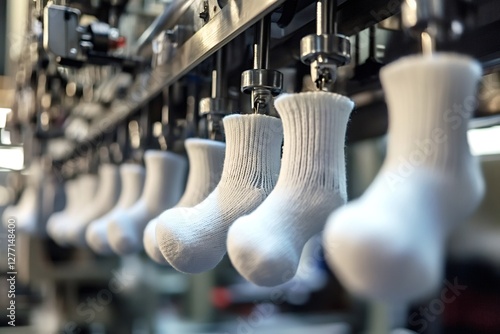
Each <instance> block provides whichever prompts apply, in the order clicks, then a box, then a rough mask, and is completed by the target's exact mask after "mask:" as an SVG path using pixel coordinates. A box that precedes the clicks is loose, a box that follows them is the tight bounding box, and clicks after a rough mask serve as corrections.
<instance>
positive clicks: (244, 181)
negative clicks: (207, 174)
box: [156, 115, 283, 273]
mask: <svg viewBox="0 0 500 334" xmlns="http://www.w3.org/2000/svg"><path fill="white" fill-rule="evenodd" d="M224 129H225V133H226V145H227V146H226V156H225V160H224V168H223V171H222V177H221V181H220V182H219V184H218V185H217V187H216V188H215V190H214V191H213V192H212V193H211V194H210V195H209V196H208V197H207V198H206V199H205V200H204V201H203V202H201V203H200V204H198V205H196V206H194V207H192V208H175V209H172V210H168V211H166V212H164V213H163V214H162V215H161V216H159V217H158V220H157V224H156V240H157V242H158V244H159V246H160V250H161V252H162V254H163V256H164V257H165V258H166V259H167V261H168V262H169V263H170V265H172V266H173V267H174V268H175V269H177V270H179V271H182V272H186V273H200V272H203V271H207V270H210V269H212V268H214V267H215V266H216V265H217V264H218V263H219V262H220V260H221V259H222V257H223V256H224V254H225V253H226V236H227V230H228V229H229V226H230V225H231V224H232V223H233V222H234V221H235V220H236V219H237V218H239V217H241V216H242V215H245V214H248V213H250V212H251V211H253V210H254V209H255V208H256V207H257V206H259V204H260V203H262V201H264V199H265V198H266V197H267V196H268V195H269V193H270V192H271V191H272V189H273V188H274V185H275V184H276V180H277V179H278V172H279V167H280V150H281V142H282V138H283V129H282V125H281V121H280V120H279V119H276V118H273V117H269V116H264V115H231V116H227V117H225V118H224Z"/></svg>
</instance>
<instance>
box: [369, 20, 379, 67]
mask: <svg viewBox="0 0 500 334" xmlns="http://www.w3.org/2000/svg"><path fill="white" fill-rule="evenodd" d="M369 31H370V40H369V47H370V53H369V58H371V59H375V58H376V56H377V40H376V38H375V37H376V30H375V26H371V27H370V30H369Z"/></svg>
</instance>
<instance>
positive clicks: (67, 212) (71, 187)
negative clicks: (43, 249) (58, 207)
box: [47, 179, 90, 242]
mask: <svg viewBox="0 0 500 334" xmlns="http://www.w3.org/2000/svg"><path fill="white" fill-rule="evenodd" d="M80 183H81V179H73V180H69V181H66V183H65V184H64V190H65V193H66V206H65V207H64V210H62V211H60V212H56V213H53V214H52V215H51V216H50V217H49V219H48V221H47V234H48V235H49V237H50V238H52V239H53V240H54V241H56V242H59V241H58V240H57V239H58V233H59V230H60V228H61V225H64V224H65V222H66V223H67V222H68V217H70V216H71V215H73V214H75V213H76V212H78V210H79V208H80V201H81V200H82V196H84V195H83V194H82V193H81V190H83V189H82V187H81V186H80ZM86 198H87V199H88V198H90V196H87V197H86Z"/></svg>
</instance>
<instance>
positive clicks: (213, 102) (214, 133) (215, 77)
mask: <svg viewBox="0 0 500 334" xmlns="http://www.w3.org/2000/svg"><path fill="white" fill-rule="evenodd" d="M222 52H223V51H222V50H219V51H218V52H217V53H216V55H215V62H216V64H215V70H213V71H212V93H211V97H206V98H203V99H201V100H200V104H199V113H200V116H201V117H206V119H207V130H208V136H209V138H210V139H212V140H216V139H219V138H220V136H221V135H222V134H223V133H224V129H223V126H222V119H223V118H224V116H226V115H227V114H229V113H230V110H231V102H230V101H229V100H228V99H226V98H225V97H223V96H224V94H223V91H224V90H225V87H224V86H225V82H224V81H223V76H224V66H223V59H222V58H223V53H222Z"/></svg>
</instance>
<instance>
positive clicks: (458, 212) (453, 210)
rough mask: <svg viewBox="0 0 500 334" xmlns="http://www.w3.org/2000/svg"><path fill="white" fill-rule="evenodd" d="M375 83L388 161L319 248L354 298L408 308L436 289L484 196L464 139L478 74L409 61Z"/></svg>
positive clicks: (446, 63)
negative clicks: (453, 242)
mask: <svg viewBox="0 0 500 334" xmlns="http://www.w3.org/2000/svg"><path fill="white" fill-rule="evenodd" d="M380 76H381V80H382V84H383V88H384V91H385V93H386V100H387V103H388V107H389V116H390V126H389V142H388V151H387V157H386V160H385V162H384V165H383V167H382V169H381V171H380V173H379V174H378V176H377V177H376V179H375V181H374V182H373V183H372V184H371V185H370V187H369V188H368V190H367V191H366V193H365V194H364V195H363V196H362V197H361V198H360V199H358V200H355V201H353V202H352V203H350V204H348V205H347V206H346V207H344V208H342V209H340V210H338V211H337V212H335V213H334V214H333V215H332V216H331V217H330V218H329V221H328V223H327V227H326V230H325V235H324V246H325V250H326V258H327V260H328V262H329V264H330V266H331V267H332V268H333V269H334V270H335V272H336V274H337V276H338V278H339V279H340V280H341V282H342V283H343V284H344V285H345V286H346V287H347V288H348V289H349V290H350V291H351V292H353V293H355V294H357V295H360V296H362V297H367V298H373V299H379V300H384V301H390V302H407V301H410V300H412V299H414V298H419V297H423V296H425V295H426V294H428V293H430V292H432V291H433V290H434V289H435V288H437V287H438V286H439V284H440V283H441V279H442V270H443V261H444V260H443V256H444V254H443V250H444V249H443V248H444V243H445V239H446V237H447V236H448V234H449V231H450V229H452V228H453V227H454V226H456V225H457V223H459V222H461V221H463V220H464V219H466V218H467V217H468V216H469V215H470V214H471V213H473V211H474V210H475V209H476V207H477V206H478V204H479V203H480V201H481V199H482V196H483V193H484V181H483V179H482V175H481V172H480V169H479V166H478V163H477V161H476V160H475V159H474V158H473V157H472V156H471V154H470V151H469V146H468V143H467V137H466V132H467V125H468V120H469V118H470V115H471V112H472V110H473V109H474V107H475V93H476V88H477V84H478V82H479V79H480V78H481V67H480V65H479V64H478V63H477V62H475V61H473V60H471V59H470V58H467V57H463V56H458V55H453V54H439V55H434V56H432V57H424V56H412V57H406V58H404V59H401V60H399V61H396V62H395V63H393V64H391V65H388V66H386V67H385V68H384V69H382V71H381V73H380Z"/></svg>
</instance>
